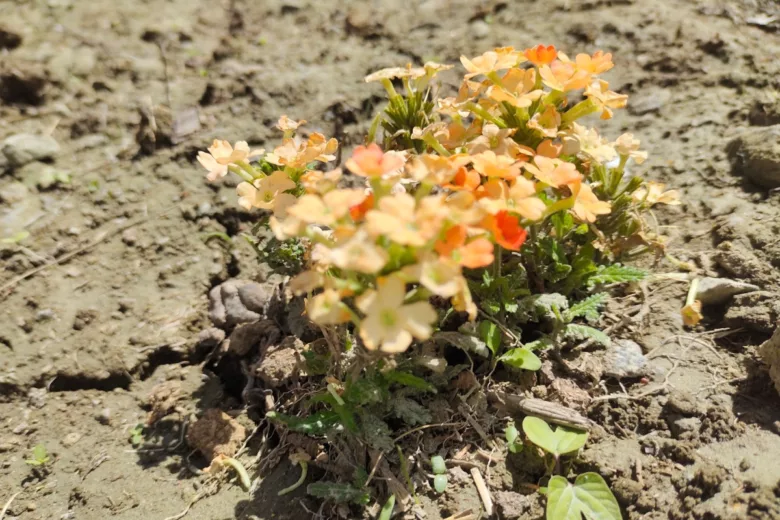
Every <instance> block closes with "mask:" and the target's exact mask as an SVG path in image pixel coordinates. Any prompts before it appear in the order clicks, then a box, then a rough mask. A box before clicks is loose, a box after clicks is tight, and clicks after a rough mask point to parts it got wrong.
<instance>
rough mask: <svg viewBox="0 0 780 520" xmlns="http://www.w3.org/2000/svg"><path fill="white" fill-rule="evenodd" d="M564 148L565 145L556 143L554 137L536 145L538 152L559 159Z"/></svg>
mask: <svg viewBox="0 0 780 520" xmlns="http://www.w3.org/2000/svg"><path fill="white" fill-rule="evenodd" d="M562 150H563V145H562V144H559V143H554V142H553V141H552V139H545V140H544V141H542V142H541V143H539V146H537V147H536V153H537V154H539V155H541V156H543V157H549V158H550V159H557V158H558V156H559V155H561V151H562Z"/></svg>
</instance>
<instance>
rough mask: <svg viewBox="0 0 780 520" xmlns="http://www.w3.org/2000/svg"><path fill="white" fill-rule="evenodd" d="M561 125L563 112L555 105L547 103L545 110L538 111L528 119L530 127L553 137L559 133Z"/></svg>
mask: <svg viewBox="0 0 780 520" xmlns="http://www.w3.org/2000/svg"><path fill="white" fill-rule="evenodd" d="M559 126H561V114H559V113H558V111H557V110H556V109H555V106H554V105H547V108H545V109H544V112H537V113H536V114H534V116H533V117H532V118H531V119H530V120H529V121H528V128H533V129H534V130H536V131H537V132H539V133H540V134H542V135H543V136H545V137H551V138H554V137H555V136H557V135H558V127H559Z"/></svg>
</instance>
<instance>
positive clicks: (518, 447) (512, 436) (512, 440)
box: [504, 421, 523, 453]
mask: <svg viewBox="0 0 780 520" xmlns="http://www.w3.org/2000/svg"><path fill="white" fill-rule="evenodd" d="M504 438H506V443H507V446H508V447H509V452H510V453H520V452H521V451H522V450H523V442H522V440H519V439H520V432H519V431H517V427H516V426H515V422H514V421H509V424H507V426H506V428H504ZM518 440H519V442H518Z"/></svg>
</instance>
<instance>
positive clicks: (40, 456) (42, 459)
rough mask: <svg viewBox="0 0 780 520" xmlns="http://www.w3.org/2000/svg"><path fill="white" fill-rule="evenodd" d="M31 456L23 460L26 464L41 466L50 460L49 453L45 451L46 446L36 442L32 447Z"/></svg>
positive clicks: (35, 466)
mask: <svg viewBox="0 0 780 520" xmlns="http://www.w3.org/2000/svg"><path fill="white" fill-rule="evenodd" d="M31 454H32V457H31V458H29V459H27V460H25V462H26V463H27V464H29V465H30V466H32V467H34V468H41V467H43V466H45V465H46V464H48V463H49V461H51V458H50V457H49V453H48V452H47V451H46V446H44V445H43V444H38V445H36V446H35V447H34V448H33V449H32V453H31Z"/></svg>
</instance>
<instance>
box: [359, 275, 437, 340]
mask: <svg viewBox="0 0 780 520" xmlns="http://www.w3.org/2000/svg"><path fill="white" fill-rule="evenodd" d="M405 297H406V287H405V284H404V282H403V281H401V280H400V279H398V278H396V277H390V278H387V279H385V280H383V282H382V283H380V284H379V288H378V289H377V290H369V291H367V292H366V293H364V294H362V295H361V296H360V297H359V298H358V300H357V304H358V307H359V308H360V310H361V311H362V312H363V313H364V314H365V318H364V319H363V321H361V322H360V327H359V329H360V339H362V340H363V344H364V345H365V346H366V348H367V349H368V350H377V349H378V350H380V351H382V352H386V353H388V354H397V353H400V352H404V351H405V350H406V349H407V348H409V345H411V344H412V339H413V338H417V339H419V340H425V339H428V338H429V337H430V336H431V333H432V332H433V329H432V328H431V324H432V323H433V322H434V321H436V318H437V317H438V316H437V315H436V311H435V310H434V309H433V307H432V306H431V304H430V303H428V302H424V301H422V302H415V303H409V304H406V305H404V298H405Z"/></svg>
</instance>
